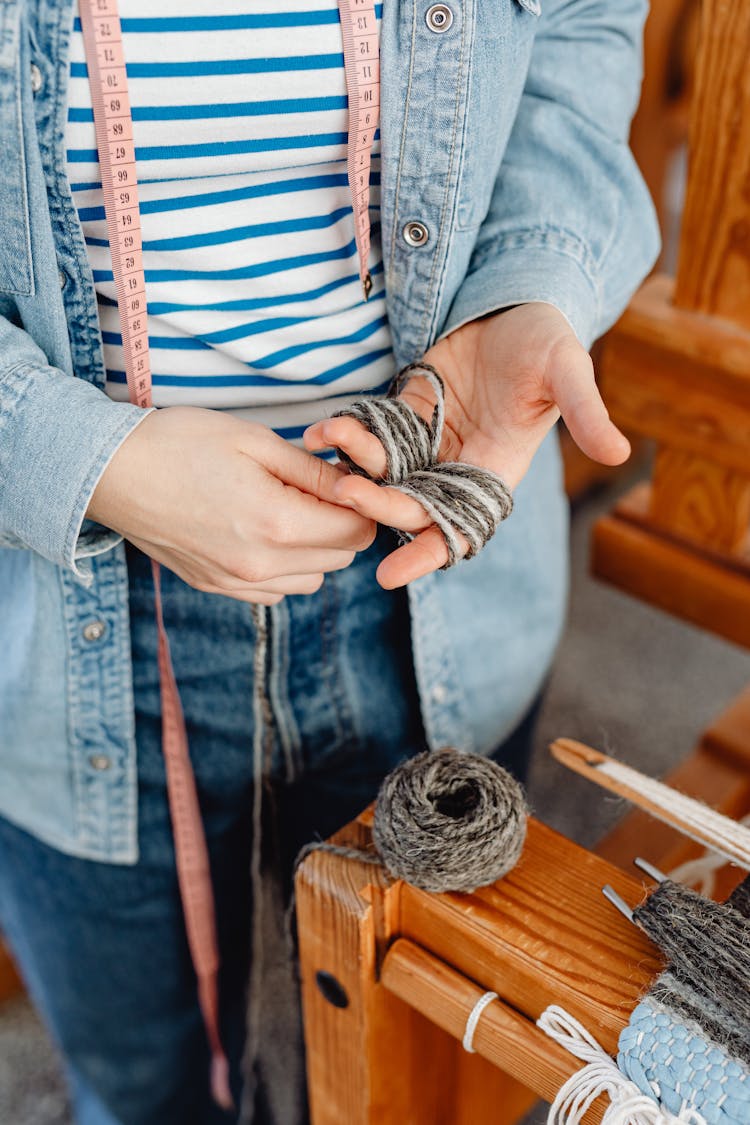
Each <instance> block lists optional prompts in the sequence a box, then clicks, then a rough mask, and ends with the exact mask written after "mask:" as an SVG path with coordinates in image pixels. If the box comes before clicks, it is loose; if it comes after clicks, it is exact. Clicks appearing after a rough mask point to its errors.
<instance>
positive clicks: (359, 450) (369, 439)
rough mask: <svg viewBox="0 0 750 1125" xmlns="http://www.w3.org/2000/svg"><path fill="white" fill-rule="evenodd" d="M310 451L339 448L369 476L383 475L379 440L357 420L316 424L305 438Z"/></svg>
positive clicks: (349, 419) (383, 467)
mask: <svg viewBox="0 0 750 1125" xmlns="http://www.w3.org/2000/svg"><path fill="white" fill-rule="evenodd" d="M303 437H304V442H305V446H306V447H307V448H308V449H309V450H311V451H312V450H321V449H342V450H343V451H344V453H346V454H347V456H348V457H351V459H352V461H354V463H355V465H359V466H360V468H362V469H364V471H365V472H366V473H369V475H370V476H371V477H379V478H382V477H384V476H385V473H386V468H387V466H386V459H385V450H384V449H383V446H382V445H381V443H380V441H379V440H378V439H377V438H376V437H375V435H374V434H371V433H370V432H369V430H367V429H365V427H364V426H363V425H362V423H361V422H358V421H357V419H356V418H346V417H345V418H329V419H327V420H326V421H324V422H316V424H315V425H314V426H310V428H309V429H308V430H306V431H305V433H304V435H303Z"/></svg>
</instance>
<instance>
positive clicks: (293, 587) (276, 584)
mask: <svg viewBox="0 0 750 1125" xmlns="http://www.w3.org/2000/svg"><path fill="white" fill-rule="evenodd" d="M324 579H325V575H324V574H287V575H285V576H284V577H283V578H273V579H269V580H268V582H263V583H261V584H260V585H259V586H258V587H257V590H258V592H259V593H261V594H281V595H282V596H285V595H287V594H315V593H317V591H318V590H319V589H320V587H321V586H322V585H323V581H324ZM251 592H252V591H251Z"/></svg>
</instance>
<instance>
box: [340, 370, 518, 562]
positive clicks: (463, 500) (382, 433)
mask: <svg viewBox="0 0 750 1125" xmlns="http://www.w3.org/2000/svg"><path fill="white" fill-rule="evenodd" d="M414 378H422V379H425V380H426V381H427V382H428V383H429V384H430V386H431V387H432V389H433V390H434V392H435V398H436V404H435V408H434V410H433V412H432V418H431V420H430V421H429V422H425V420H424V419H423V418H421V417H420V415H419V414H417V412H416V411H415V410H414V409H413V408H412V407H411V406H410V405H409V404H408V403H407V402H405V401H404V400H403V399H401V398H398V397H397V396H398V395H399V394H400V392H401V391H402V390H403V389H404V387H405V386H406V384H407V383H408V382H409V380H410V379H414ZM334 417H335V418H341V417H350V418H355V419H356V420H357V421H358V422H360V423H361V424H362V425H363V426H364V427H365V429H366V430H368V431H369V433H371V434H373V435H374V436H375V437H376V438H377V439H378V440H379V441H380V443H381V445H382V446H383V449H384V451H385V460H386V471H385V475H384V477H383V478H382V480H381V481H379V482H378V483H380V484H386V485H389V486H390V487H392V488H396V489H398V491H399V492H403V493H404V494H405V495H406V496H410V497H412V499H414V500H416V501H417V503H418V504H421V505H422V507H423V508H424V509H425V511H426V512H427V514H428V515H429V517H430V519H431V520H432V521H433V523H434V524H435V525H436V526H437V527H438V528H439V529H440V531H441V533H442V535H443V538H444V539H445V544H446V547H447V548H448V561H447V562H446V563H445V565H444V566H443V567H442V569H443V570H447V569H448V568H449V567H451V566H454V565H455V564H456V563H457V562H458V561H459V559H461V558H462V557H463V558H466V559H470V558H473V556H474V555H476V554H477V552H478V551H480V550H481V549H482V547H484V545H485V544H486V543H488V542H489V540H490V539H491V538H492V536H493V535H494V534H495V532H496V531H497V528H498V525H499V524H500V523H501V522H502V521H503V520H505V519H507V518H508V516H509V515H510V513H511V512H512V511H513V496H512V494H511V491H510V489H509V488H508V486H507V485H506V484H505V482H504V481H503V480H502V479H501V478H500V477H499V476H498V475H497V473H493V472H490V470H489V469H482V468H479V467H478V466H477V465H468V464H465V463H464V462H462V461H438V454H439V451H440V442H441V439H442V436H443V428H444V426H445V385H444V383H443V380H442V379H441V377H440V375H439V374H438V373H437V371H436V370H435V368H434V367H433V366H432V365H431V364H429V363H410V364H409V365H408V366H407V367H404V368H403V369H402V370H401V371H400V372H399V373H398V375H397V376H396V378H395V379H394V380H393V382H392V384H391V386H390V388H389V390H388V394H387V396H386V397H385V398H365V399H359V400H358V401H357V402H353V403H352V404H351V405H350V406H348V407H347V408H346V409H345V410H340V411H339V412H338V413H337V414H335V415H334ZM336 452H337V453H338V455H339V458H340V459H341V460H342V461H343V462H344V463H345V464H346V465H348V466H349V468H350V469H351V471H352V472H353V473H356V474H357V475H359V476H364V477H367V478H368V479H370V480H372V479H374V478H373V477H371V476H370V474H369V473H367V472H365V470H364V469H363V468H362V467H361V466H360V465H358V464H357V463H356V462H355V461H353V460H352V459H351V457H349V456H348V454H346V453H345V452H344V451H343V450H341V449H337V450H336ZM395 530H396V531H398V534H399V535H400V536H401V538H402V540H403V541H404V542H408V541H409V540H410V539H413V538H414V536H413V534H411V533H410V532H405V531H401V530H400V529H398V528H396V529H395ZM462 538H463V540H465V541H466V543H467V544H468V550H466V551H465V552H464V551H463V549H462V547H463V544H462Z"/></svg>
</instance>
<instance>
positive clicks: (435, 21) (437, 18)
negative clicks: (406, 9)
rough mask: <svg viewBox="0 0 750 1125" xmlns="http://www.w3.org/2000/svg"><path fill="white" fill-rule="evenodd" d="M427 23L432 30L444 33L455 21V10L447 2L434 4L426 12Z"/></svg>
mask: <svg viewBox="0 0 750 1125" xmlns="http://www.w3.org/2000/svg"><path fill="white" fill-rule="evenodd" d="M424 18H425V23H426V24H427V26H428V27H429V29H430V31H434V32H435V34H436V35H442V34H443V32H444V31H447V30H448V28H449V27H450V26H451V24H452V23H453V12H452V10H451V9H450V8H449V7H448V5H447V4H432V5H431V6H430V7H429V8H428V9H427V11H426V13H425V17H424Z"/></svg>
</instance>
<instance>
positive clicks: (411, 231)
mask: <svg viewBox="0 0 750 1125" xmlns="http://www.w3.org/2000/svg"><path fill="white" fill-rule="evenodd" d="M402 233H403V236H404V241H405V242H408V244H409V246H424V244H425V242H426V241H427V239H428V238H429V237H430V232H429V231H428V229H427V227H426V226H425V225H424V223H419V222H416V221H415V220H412V221H411V222H408V223H407V224H406V226H405V227H404V229H403V232H402Z"/></svg>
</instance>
